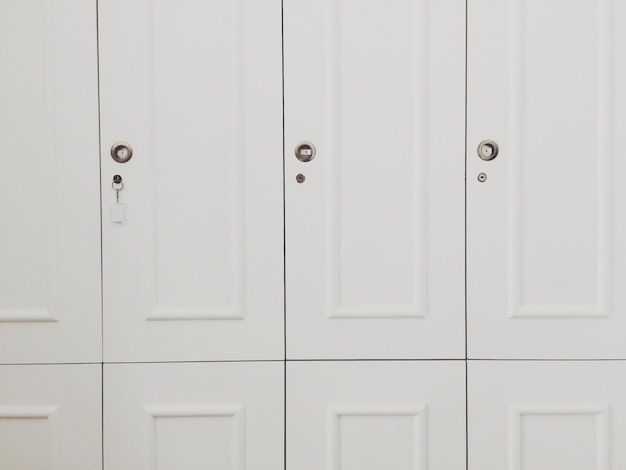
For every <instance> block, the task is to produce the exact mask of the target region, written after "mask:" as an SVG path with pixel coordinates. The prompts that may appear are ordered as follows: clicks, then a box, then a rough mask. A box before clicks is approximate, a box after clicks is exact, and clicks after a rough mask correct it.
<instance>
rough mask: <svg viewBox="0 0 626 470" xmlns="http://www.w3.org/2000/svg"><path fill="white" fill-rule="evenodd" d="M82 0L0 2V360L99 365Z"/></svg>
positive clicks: (94, 100)
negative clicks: (0, 69) (92, 363)
mask: <svg viewBox="0 0 626 470" xmlns="http://www.w3.org/2000/svg"><path fill="white" fill-rule="evenodd" d="M96 40H97V34H96V8H95V3H94V2H84V1H81V0H57V1H55V2H49V1H46V2H43V1H42V2H35V1H17V0H8V1H3V2H1V3H0V62H1V63H2V73H0V103H1V105H0V140H1V141H2V158H1V159H0V174H2V182H1V183H0V219H1V220H0V226H1V229H0V362H1V363H36V362H97V361H100V360H101V294H100V227H99V210H98V208H99V190H98V181H99V169H98V88H97V84H98V81H97V46H96Z"/></svg>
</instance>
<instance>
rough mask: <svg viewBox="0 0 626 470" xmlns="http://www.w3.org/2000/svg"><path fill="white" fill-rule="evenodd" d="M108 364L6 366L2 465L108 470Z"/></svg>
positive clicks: (1, 388) (1, 376)
mask: <svg viewBox="0 0 626 470" xmlns="http://www.w3.org/2000/svg"><path fill="white" fill-rule="evenodd" d="M101 381H102V367H101V366H100V365H97V364H89V365H85V364H83V365H46V366H41V365H20V366H0V468H3V469H5V468H6V469H25V470H26V469H27V470H57V469H61V468H63V469H65V468H67V469H84V470H101V469H102V393H101V391H102V384H101Z"/></svg>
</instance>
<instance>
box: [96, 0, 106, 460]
mask: <svg viewBox="0 0 626 470" xmlns="http://www.w3.org/2000/svg"><path fill="white" fill-rule="evenodd" d="M95 4H96V84H97V95H98V96H97V100H98V176H99V177H98V187H99V191H98V192H99V196H100V207H99V209H100V446H101V448H100V462H101V468H102V469H103V470H104V238H103V220H104V219H103V211H102V202H103V201H102V124H101V115H102V114H101V107H100V106H101V103H100V16H99V14H100V3H99V0H95Z"/></svg>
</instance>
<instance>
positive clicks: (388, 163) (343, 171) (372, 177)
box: [284, 0, 465, 359]
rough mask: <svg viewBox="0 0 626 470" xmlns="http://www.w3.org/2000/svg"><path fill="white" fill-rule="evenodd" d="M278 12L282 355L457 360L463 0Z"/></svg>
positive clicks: (335, 3) (335, 4) (460, 349)
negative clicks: (283, 255)
mask: <svg viewBox="0 0 626 470" xmlns="http://www.w3.org/2000/svg"><path fill="white" fill-rule="evenodd" d="M284 18H285V20H284V28H285V33H284V34H285V179H286V181H285V192H286V237H287V239H286V256H287V259H286V269H287V278H286V279H287V282H286V289H287V357H288V358H293V359H298V358H317V359H324V358H346V359H350V358H421V357H424V358H433V357H439V358H455V357H457V358H458V357H464V315H465V313H464V278H463V275H464V268H463V263H464V253H463V250H464V240H463V231H464V217H463V210H464V199H463V187H464V185H463V178H464V148H463V142H464V123H463V120H464V107H463V103H464V66H465V60H464V52H465V2H464V1H463V0H444V1H439V0H438V1H428V0H393V1H388V0H387V1H368V2H363V1H360V0H326V1H318V2H311V1H308V0H285V2H284ZM301 142H310V144H306V143H305V144H304V146H303V147H302V148H301V149H300V151H298V150H296V146H298V145H299V143H301ZM311 144H312V145H311ZM313 147H314V149H313ZM314 150H315V155H314V158H313V159H312V160H310V161H308V162H304V161H300V159H298V158H297V157H296V155H295V154H296V153H300V157H301V158H302V159H303V160H306V159H307V158H310V157H311V156H313V151H314ZM298 175H302V176H300V177H298Z"/></svg>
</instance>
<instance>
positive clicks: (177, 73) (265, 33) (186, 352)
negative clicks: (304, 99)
mask: <svg viewBox="0 0 626 470" xmlns="http://www.w3.org/2000/svg"><path fill="white" fill-rule="evenodd" d="M99 12H100V13H99V19H100V47H101V51H100V62H101V63H100V71H101V95H102V154H103V160H102V185H103V193H102V201H103V208H102V213H103V218H104V221H103V243H104V260H105V263H104V295H105V301H104V308H105V321H104V328H105V359H107V360H115V361H157V360H224V359H228V360H236V359H278V358H281V357H283V346H282V344H283V282H284V281H283V261H282V258H283V255H282V253H283V240H282V182H281V179H282V161H281V148H282V147H281V137H280V135H281V127H282V123H281V108H280V106H281V72H280V71H281V37H280V18H281V16H280V2H279V1H275V0H266V1H261V2H258V1H250V0H241V1H235V2H231V1H219V2H203V1H198V0H185V1H182V2H177V3H175V4H174V3H172V2H166V1H154V2H152V1H147V0H133V1H126V0H124V1H122V0H103V1H101V2H100V7H99ZM116 142H127V143H128V144H130V146H131V147H132V150H133V154H132V157H131V159H130V160H129V161H127V162H126V163H119V162H117V161H115V160H114V159H113V158H112V157H111V156H110V148H111V147H112V145H113V144H115V143H116ZM114 175H120V176H121V177H122V184H123V189H122V190H121V191H120V192H119V196H120V199H119V203H120V204H124V205H125V206H124V208H123V209H121V210H122V211H124V212H125V215H124V221H123V222H121V223H120V222H114V221H113V218H112V212H111V211H112V210H113V209H112V206H113V205H114V204H115V203H116V192H115V191H114V188H113V187H112V179H113V177H114ZM120 186H121V185H116V186H115V188H118V189H119V188H120Z"/></svg>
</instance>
